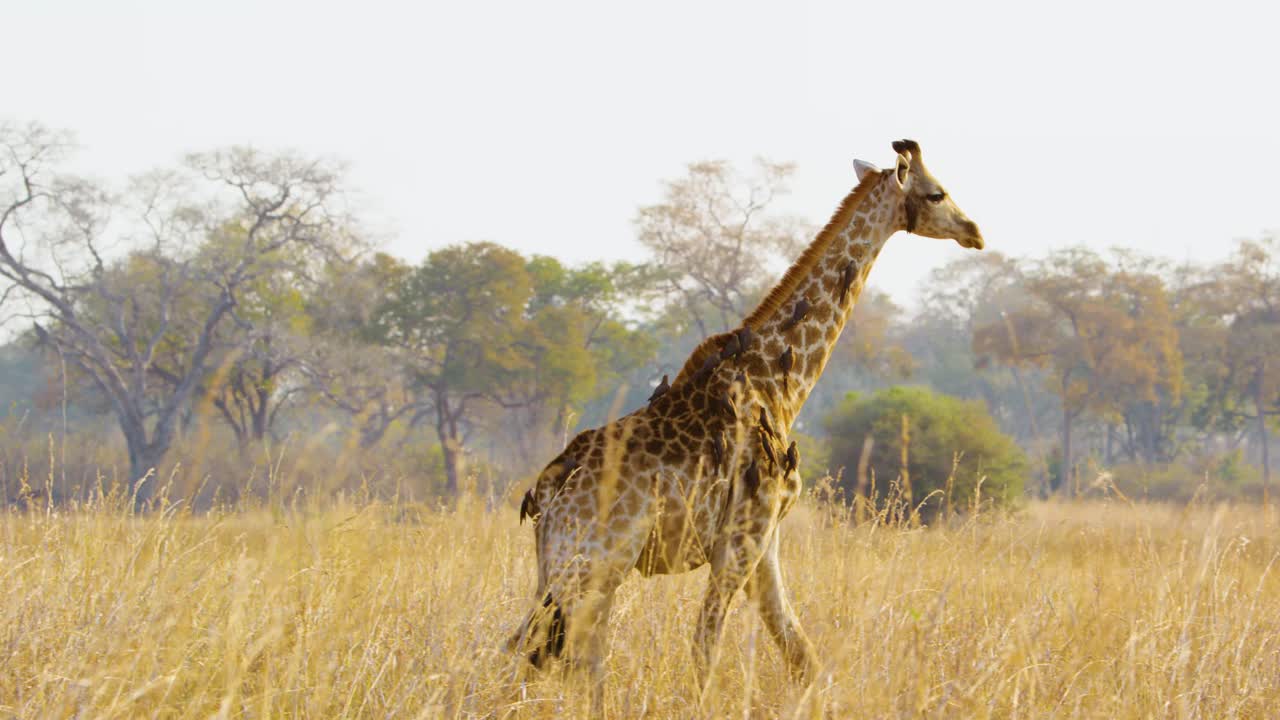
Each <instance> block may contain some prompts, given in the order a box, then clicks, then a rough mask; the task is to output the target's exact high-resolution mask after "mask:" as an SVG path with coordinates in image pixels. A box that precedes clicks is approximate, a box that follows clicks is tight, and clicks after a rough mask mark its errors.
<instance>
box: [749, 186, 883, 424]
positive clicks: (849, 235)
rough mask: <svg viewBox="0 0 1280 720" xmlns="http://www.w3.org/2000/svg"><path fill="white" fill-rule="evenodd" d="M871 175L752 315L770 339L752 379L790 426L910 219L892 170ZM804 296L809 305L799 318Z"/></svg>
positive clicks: (752, 322) (758, 347) (759, 350)
mask: <svg viewBox="0 0 1280 720" xmlns="http://www.w3.org/2000/svg"><path fill="white" fill-rule="evenodd" d="M867 182H869V183H870V187H867V188H864V187H863V186H862V185H859V187H858V188H857V189H855V190H854V191H853V192H852V193H850V195H849V196H848V197H847V198H846V199H845V202H844V203H843V204H842V205H841V209H840V210H839V211H837V213H836V215H835V216H834V217H833V218H832V220H831V222H830V223H829V224H828V226H827V227H826V228H825V229H824V230H823V231H822V233H821V234H819V236H818V239H816V240H815V241H814V243H813V245H811V246H810V249H809V250H807V251H806V253H805V255H802V256H801V260H800V261H799V262H798V263H797V265H796V266H793V268H792V269H791V270H789V271H788V273H787V275H786V276H784V278H783V281H782V282H781V283H780V284H779V286H778V287H776V288H775V289H774V290H773V291H772V292H771V293H770V295H769V296H768V298H767V299H766V301H765V302H764V303H762V305H761V307H760V308H758V309H757V310H756V312H754V313H752V315H751V316H750V317H748V318H747V324H748V325H749V326H750V327H751V328H752V330H753V331H755V332H756V333H757V334H758V335H759V336H760V339H761V340H762V341H763V342H761V343H758V344H755V346H754V348H753V349H754V350H755V352H753V353H752V354H753V355H755V354H756V353H759V354H760V357H759V360H760V361H763V362H762V363H761V362H756V363H751V369H752V370H753V372H752V373H751V374H752V376H753V377H752V381H753V383H754V384H756V385H757V386H758V387H759V389H760V390H761V394H762V395H763V396H764V398H766V401H767V402H769V404H770V405H771V406H772V407H771V410H772V412H773V415H774V418H775V419H776V421H777V422H778V423H779V424H781V425H782V426H783V427H785V428H790V427H791V425H792V423H794V422H795V419H796V416H797V415H799V414H800V410H801V408H803V407H804V403H805V401H806V400H808V399H809V394H810V393H811V392H813V387H814V385H815V384H816V383H817V382H818V378H819V377H821V376H822V371H823V369H825V368H826V365H827V360H828V359H829V358H830V357H831V351H832V349H833V348H834V347H835V344H836V341H837V340H838V339H839V338H840V332H841V331H842V330H843V329H844V326H845V323H846V322H848V320H849V316H850V315H851V314H852V312H853V307H854V305H855V304H856V303H857V300H858V296H859V295H861V293H862V289H863V287H864V285H865V284H866V280H867V274H868V273H869V272H870V271H871V266H872V264H873V263H874V262H875V259H876V257H877V256H878V255H879V254H880V250H881V249H882V248H883V247H884V244H885V241H887V240H888V239H889V236H891V235H892V234H893V233H894V232H896V231H897V230H899V229H902V227H903V226H904V225H905V222H906V220H905V217H904V215H903V211H902V207H901V203H900V202H898V198H899V196H898V193H897V192H896V191H897V186H896V185H895V183H894V180H893V176H892V174H891V173H885V174H880V173H876V174H875V175H872V176H870V177H869V178H868V179H867ZM860 194H861V197H859V195H860ZM820 244H821V245H820ZM806 261H807V262H806ZM795 273H798V274H795ZM846 283H847V285H846ZM802 298H803V299H804V301H805V302H807V303H808V304H809V311H808V313H807V314H806V315H805V316H804V317H803V318H802V319H800V320H799V321H797V322H793V318H794V312H795V307H796V304H797V302H799V301H800V300H801V299H802ZM788 347H790V348H791V354H792V368H791V371H790V372H789V373H786V374H785V375H784V373H783V371H782V369H781V360H780V358H781V355H782V354H783V352H784V351H786V349H787V348H788ZM762 366H763V367H762Z"/></svg>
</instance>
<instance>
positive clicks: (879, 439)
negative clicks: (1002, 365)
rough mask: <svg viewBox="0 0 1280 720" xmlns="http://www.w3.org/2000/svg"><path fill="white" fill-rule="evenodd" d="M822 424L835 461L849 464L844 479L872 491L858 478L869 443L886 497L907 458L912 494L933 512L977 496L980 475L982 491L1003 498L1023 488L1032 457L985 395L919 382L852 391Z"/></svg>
mask: <svg viewBox="0 0 1280 720" xmlns="http://www.w3.org/2000/svg"><path fill="white" fill-rule="evenodd" d="M904 418H905V420H904ZM904 422H905V424H906V432H905V433H904V432H903V424H904ZM823 425H824V427H825V428H826V432H827V435H828V437H829V438H830V443H831V464H832V466H833V467H835V468H840V467H843V468H844V470H845V474H844V478H845V480H844V483H845V484H846V485H847V486H848V489H849V490H851V491H853V492H862V493H865V492H869V491H870V488H857V487H856V486H855V485H854V483H855V477H856V475H855V473H854V472H853V470H854V468H858V467H861V466H862V465H861V463H862V462H864V459H863V458H862V453H863V452H864V449H865V448H867V447H869V448H870V455H869V457H868V458H867V459H866V460H865V462H866V467H867V468H868V469H869V470H871V471H872V472H874V473H875V478H876V482H877V483H879V484H880V488H881V490H880V491H878V494H879V495H880V497H881V498H882V499H883V492H882V491H883V489H884V488H885V487H887V486H888V484H889V483H890V482H891V481H893V479H894V478H899V476H900V473H901V471H902V470H903V469H904V468H903V466H902V459H903V458H904V457H906V458H907V466H906V468H905V469H906V470H907V475H908V477H909V479H910V483H911V494H912V496H913V497H914V498H915V500H916V502H918V503H923V504H924V505H923V510H924V514H925V515H926V517H927V516H929V515H932V514H936V513H937V512H938V511H939V510H942V509H943V507H944V505H945V504H946V503H947V502H951V501H954V502H955V503H957V504H959V503H963V502H966V501H967V499H968V498H972V497H973V496H974V493H975V491H976V488H977V486H978V483H979V481H981V483H982V496H983V497H987V498H991V499H992V500H993V501H995V502H997V503H1000V504H1006V503H1010V502H1012V501H1014V500H1016V499H1017V498H1018V497H1020V496H1021V494H1022V478H1023V475H1024V473H1025V472H1026V467H1027V462H1026V457H1025V456H1024V455H1023V454H1022V451H1021V450H1020V449H1019V448H1018V446H1017V445H1016V444H1015V443H1014V442H1013V440H1012V438H1010V437H1008V436H1007V435H1005V434H1003V433H1001V432H1000V430H999V429H998V428H997V427H996V424H995V421H994V420H992V418H991V416H990V415H989V414H988V413H987V411H986V408H984V407H983V405H982V403H981V402H980V401H976V400H968V401H966V400H960V399H958V398H953V397H949V396H946V395H939V394H936V393H933V392H931V391H929V390H927V389H925V388H920V387H891V388H888V389H885V390H881V391H879V392H877V393H875V394H874V395H871V396H869V397H868V396H863V395H860V394H858V393H850V394H849V395H847V396H846V397H845V399H844V401H843V402H842V403H841V404H840V405H839V407H837V408H836V409H835V410H833V411H832V412H831V413H830V414H828V415H827V417H826V418H825V420H824V422H823ZM904 436H905V437H906V438H907V447H906V448H905V453H904V447H903V438H904ZM868 438H870V442H869V443H868V442H867V439H868ZM935 491H940V492H939V493H938V494H936V495H935V494H934V493H935Z"/></svg>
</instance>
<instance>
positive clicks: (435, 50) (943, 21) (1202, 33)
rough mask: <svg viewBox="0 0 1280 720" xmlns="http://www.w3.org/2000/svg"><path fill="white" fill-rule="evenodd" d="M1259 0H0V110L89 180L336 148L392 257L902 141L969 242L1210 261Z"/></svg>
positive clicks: (1267, 160)
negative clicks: (35, 132) (971, 235)
mask: <svg viewBox="0 0 1280 720" xmlns="http://www.w3.org/2000/svg"><path fill="white" fill-rule="evenodd" d="M1182 7H1189V8H1193V9H1179V8H1182ZM1276 7H1277V6H1276V5H1274V4H1272V3H1258V2H1252V3H1235V2H1224V1H1222V0H1214V1H1213V2H1207V1H1203V0H1202V1H1201V2H1197V3H1190V4H1188V3H1173V2H1121V1H1119V0H1112V1H1111V2H1106V3H1090V2H1070V3H1053V4H1047V3H1031V2H1017V3H1007V4H991V3H971V2H955V1H954V0H952V1H950V2H940V3H928V2H920V1H918V0H917V1H916V2H912V3H899V2H888V1H887V0H884V1H882V2H879V3H874V4H871V3H853V2H840V3H831V4H820V3H807V4H804V3H781V2H780V3H772V4H759V3H747V2H714V3H713V2H693V1H692V0H686V1H684V2H652V1H650V2H644V3H628V4H626V6H625V7H624V6H623V4H621V3H603V2H582V3H563V2H536V3H530V2H511V3H491V2H439V3H383V2H369V1H364V2H350V1H349V0H348V1H347V2H340V3H327V2H314V1H312V2H269V1H267V0H261V1H259V2H240V1H234V2H231V1H227V0H222V1H220V2H203V3H196V2H179V1H178V0H169V1H168V2H140V1H135V2H125V1H120V0H116V1H114V2H101V1H99V0H84V1H80V2H75V1H72V0H38V1H32V0H25V1H23V2H14V1H12V0H0V56H2V57H3V63H4V65H3V67H4V73H3V76H4V81H3V85H0V98H2V100H0V116H4V117H7V118H9V119H17V120H20V121H25V120H38V121H41V122H43V123H45V124H48V125H51V126H54V127H60V128H67V129H70V130H73V131H75V132H76V134H77V137H78V139H79V141H80V142H81V143H82V144H83V145H84V151H83V153H82V154H81V156H80V162H79V164H78V166H79V167H80V168H82V169H83V170H84V171H86V172H88V173H90V174H92V175H94V176H98V177H102V178H106V179H123V178H124V177H126V176H127V175H128V174H130V173H134V172H138V171H142V170H145V169H147V168H150V167H154V166H156V165H161V164H167V163H170V162H172V161H174V160H176V159H177V158H179V157H180V156H181V154H182V153H184V152H187V151H192V150H204V149H210V148H213V147H217V146H221V145H227V144H232V143H247V144H252V145H255V146H258V147H262V148H266V149H271V148H285V147H289V148H296V149H299V150H302V151H305V152H308V153H319V154H328V155H334V156H337V157H341V158H344V159H346V160H348V161H349V162H350V163H351V166H352V170H353V174H352V178H353V180H354V182H355V183H356V185H357V186H358V187H359V188H360V189H361V190H362V192H363V199H362V201H361V203H362V204H363V205H364V206H365V207H367V208H368V212H367V213H366V215H367V216H368V217H370V218H371V219H372V220H373V221H374V224H375V225H376V226H377V227H379V228H381V229H383V230H385V231H386V233H387V238H388V239H387V249H389V250H390V251H392V252H394V253H396V254H398V255H401V256H404V257H407V258H409V259H411V260H418V259H420V258H421V257H423V255H425V253H426V252H427V251H429V250H430V249H431V248H434V247H439V246H442V245H445V244H449V243H455V242H461V241H466V240H493V241H496V242H500V243H503V244H506V245H509V246H512V247H515V248H517V249H519V250H521V251H523V252H526V253H533V252H537V253H544V254H550V255H555V256H557V257H561V258H563V259H566V260H570V261H581V260H588V259H597V258H605V259H621V258H625V259H639V258H641V257H643V256H644V251H643V249H642V248H641V247H640V246H639V244H638V243H637V242H636V239H635V232H634V229H633V226H632V224H631V221H632V218H633V217H634V215H635V211H636V208H637V207H638V206H640V205H642V204H646V203H651V202H655V201H657V200H658V199H659V198H660V196H661V186H660V180H662V179H664V178H672V177H676V176H678V175H680V174H681V173H682V171H683V167H684V165H685V164H686V163H688V162H690V161H694V160H701V159H710V158H724V159H728V160H731V161H734V162H735V163H737V164H739V165H740V166H741V167H743V168H746V167H747V164H748V163H749V162H750V159H751V158H752V157H753V156H755V155H763V156H766V157H768V158H770V159H774V160H787V161H794V162H796V163H798V165H799V168H798V171H797V175H796V177H795V181H794V183H793V194H792V195H791V196H790V197H789V198H788V199H787V201H786V209H787V210H788V211H790V212H793V213H795V214H798V215H800V216H802V217H804V218H806V219H808V220H810V221H812V222H814V223H821V222H823V221H825V220H826V218H827V216H828V215H830V213H831V211H832V210H833V209H834V207H835V205H836V203H837V202H838V200H839V199H840V198H841V197H842V196H843V195H844V193H845V192H847V191H848V189H849V188H850V187H851V186H852V184H853V183H854V174H853V169H852V165H851V161H852V160H853V158H854V157H860V158H863V159H866V160H869V161H871V162H875V163H876V164H879V165H882V166H883V165H886V164H888V163H889V162H890V160H891V158H892V151H891V150H890V149H889V143H890V141H892V140H894V139H897V138H901V137H910V138H914V139H916V140H918V141H919V142H920V143H921V145H922V147H923V151H924V157H925V160H926V162H927V163H928V164H929V167H930V169H931V170H932V171H933V172H934V174H935V175H936V176H937V177H938V178H939V179H940V180H941V181H942V182H943V183H944V184H945V185H946V186H947V187H948V189H949V190H950V191H951V193H952V195H953V197H955V198H956V200H957V202H958V203H959V204H960V205H961V207H962V208H964V209H965V210H966V211H967V212H968V214H969V215H970V217H972V218H973V219H974V220H975V221H977V222H978V224H979V225H980V226H981V227H982V229H983V233H984V235H985V236H986V239H987V246H988V247H989V248H992V249H998V250H1000V251H1002V252H1006V253H1010V254H1014V255H1034V254H1039V253H1043V252H1044V251H1045V250H1047V249H1049V248H1052V247H1058V246H1063V245H1068V244H1073V243H1085V244H1087V245H1090V246H1095V247H1098V248H1106V247H1110V246H1113V245H1124V246H1130V247H1136V248H1140V249H1142V250H1145V251H1148V252H1152V253H1159V254H1162V255H1165V256H1169V257H1172V258H1175V259H1186V258H1193V259H1214V258H1217V257H1221V256H1222V255H1223V254H1224V252H1225V249H1226V248H1227V247H1228V245H1229V243H1230V241H1231V240H1232V239H1234V238H1238V237H1243V236H1256V235H1258V234H1259V233H1260V232H1262V231H1263V230H1265V229H1280V181H1278V180H1277V179H1276V174H1275V173H1276V170H1275V168H1276V167H1277V165H1280V139H1277V137H1276V134H1275V133H1276V131H1277V128H1278V127H1280V92H1277V88H1278V87H1280V81H1278V80H1277V78H1276V70H1277V69H1278V68H1280V52H1277V46H1278V43H1277V40H1280V37H1278V34H1280V11H1278V10H1277V9H1275V8H1276ZM961 252H964V251H962V250H961V249H960V248H958V247H956V246H955V245H954V244H953V243H941V242H938V241H931V240H926V239H923V238H915V237H910V236H906V235H900V236H898V237H896V238H894V240H893V241H892V242H891V243H890V244H889V246H888V248H887V249H886V250H885V252H884V254H883V255H882V257H881V260H880V262H879V264H878V265H877V267H876V269H875V270H874V271H873V273H872V276H871V278H872V283H873V284H875V285H878V286H880V287H883V288H885V289H888V290H890V291H891V292H893V293H894V294H895V296H897V297H899V298H900V299H903V300H905V299H907V298H908V297H909V296H910V295H911V294H912V293H913V292H914V290H915V288H916V287H917V286H918V284H919V283H920V282H921V281H922V280H923V279H924V278H925V277H926V276H927V272H928V270H929V269H930V268H931V267H934V266H936V265H937V264H939V263H941V262H943V261H945V260H946V259H948V258H952V257H955V256H957V255H958V254H959V253H961Z"/></svg>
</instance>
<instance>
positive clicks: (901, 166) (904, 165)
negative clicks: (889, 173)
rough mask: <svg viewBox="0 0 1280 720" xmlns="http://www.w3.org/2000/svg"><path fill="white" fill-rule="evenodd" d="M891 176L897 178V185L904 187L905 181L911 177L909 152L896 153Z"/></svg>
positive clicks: (908, 180)
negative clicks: (895, 162)
mask: <svg viewBox="0 0 1280 720" xmlns="http://www.w3.org/2000/svg"><path fill="white" fill-rule="evenodd" d="M893 176H894V177H895V178H897V180H898V187H900V188H902V189H904V190H905V189H906V187H907V183H908V182H910V179H911V152H910V151H907V152H900V153H898V164H897V166H896V167H895V168H894V171H893Z"/></svg>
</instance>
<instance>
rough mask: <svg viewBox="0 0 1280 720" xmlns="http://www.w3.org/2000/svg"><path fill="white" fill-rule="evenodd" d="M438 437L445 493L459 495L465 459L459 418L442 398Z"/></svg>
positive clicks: (437, 421)
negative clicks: (459, 484)
mask: <svg viewBox="0 0 1280 720" xmlns="http://www.w3.org/2000/svg"><path fill="white" fill-rule="evenodd" d="M442 394H443V393H440V394H438V395H437V397H438V398H439V395H442ZM436 437H437V438H439V439H440V451H441V452H442V453H443V454H444V491H445V493H446V494H447V495H449V496H450V497H452V496H454V495H457V494H458V478H459V477H460V476H461V475H462V460H463V458H462V441H461V438H459V437H458V421H457V417H456V416H454V415H452V414H450V412H449V407H448V404H447V398H440V399H438V400H437V402H436Z"/></svg>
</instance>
